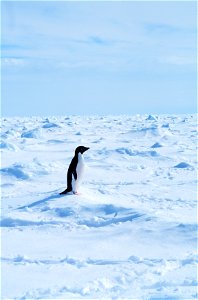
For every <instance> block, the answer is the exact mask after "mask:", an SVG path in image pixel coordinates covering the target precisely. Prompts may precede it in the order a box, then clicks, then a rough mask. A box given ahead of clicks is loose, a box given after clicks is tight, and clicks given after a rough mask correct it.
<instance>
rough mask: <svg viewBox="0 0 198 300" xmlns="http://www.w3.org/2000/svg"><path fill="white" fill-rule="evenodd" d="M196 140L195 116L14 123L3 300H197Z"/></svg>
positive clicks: (4, 177) (7, 163) (6, 148)
mask: <svg viewBox="0 0 198 300" xmlns="http://www.w3.org/2000/svg"><path fill="white" fill-rule="evenodd" d="M196 135H197V131H196V116H195V115H158V116H157V115H155V116H152V115H149V116H146V115H136V116H103V117H101V116H87V117H85V116H84V117H82V116H65V117H48V118H41V117H32V118H17V117H16V118H3V119H2V143H1V157H2V166H1V192H2V201H1V205H2V207H1V211H2V213H1V234H2V247H1V266H2V291H1V295H2V296H1V298H2V299H150V300H151V299H153V300H154V299H197V296H198V295H197V290H196V285H197V276H196V264H197V255H196V245H197V244H196V243H197V240H196V233H197V220H196V218H197V216H196V208H197V202H196V201H197V200H196V198H197V195H196V164H197V162H196ZM79 145H84V146H87V147H90V149H89V150H88V151H87V152H85V153H84V161H85V163H86V169H85V174H84V177H83V182H82V184H81V186H80V190H79V193H80V194H79V195H63V196H60V195H59V192H61V191H63V190H64V189H65V188H66V172H67V168H68V166H69V163H70V161H71V159H72V157H73V155H74V150H75V148H76V147H77V146H79Z"/></svg>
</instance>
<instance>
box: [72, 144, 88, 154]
mask: <svg viewBox="0 0 198 300" xmlns="http://www.w3.org/2000/svg"><path fill="white" fill-rule="evenodd" d="M88 149H89V147H84V146H78V147H77V148H76V150H75V154H78V153H81V154H83V153H84V152H85V151H87V150H88Z"/></svg>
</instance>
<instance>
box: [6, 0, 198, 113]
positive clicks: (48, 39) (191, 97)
mask: <svg viewBox="0 0 198 300" xmlns="http://www.w3.org/2000/svg"><path fill="white" fill-rule="evenodd" d="M196 20H197V16H196V1H97V2H95V1H74V2H73V1H60V2H59V1H3V2H2V5H1V35H2V37H1V75H2V76H1V89H2V90H1V111H2V112H1V115H2V116H36V115H38V116H42V115H43V116H48V115H93V114H96V115H107V114H108V115H109V114H111V115H112V114H117V115H118V114H152V113H153V114H166V113H167V114H170V113H195V112H196V93H197V88H196V34H197V32H196Z"/></svg>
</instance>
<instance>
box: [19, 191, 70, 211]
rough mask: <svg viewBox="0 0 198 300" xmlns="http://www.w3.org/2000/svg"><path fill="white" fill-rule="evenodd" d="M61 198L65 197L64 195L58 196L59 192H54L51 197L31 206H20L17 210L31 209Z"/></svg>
mask: <svg viewBox="0 0 198 300" xmlns="http://www.w3.org/2000/svg"><path fill="white" fill-rule="evenodd" d="M63 196H65V195H60V194H59V192H54V193H53V194H52V195H50V196H48V197H45V198H43V199H41V200H38V201H35V202H32V203H31V204H28V205H24V206H20V207H18V208H17V210H21V209H27V208H32V207H35V206H38V205H40V204H44V203H46V202H49V201H51V200H55V199H58V198H62V197H63Z"/></svg>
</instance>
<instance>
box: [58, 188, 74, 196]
mask: <svg viewBox="0 0 198 300" xmlns="http://www.w3.org/2000/svg"><path fill="white" fill-rule="evenodd" d="M69 192H71V191H70V190H68V189H66V190H64V191H63V192H61V193H59V195H65V194H67V193H69Z"/></svg>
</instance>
